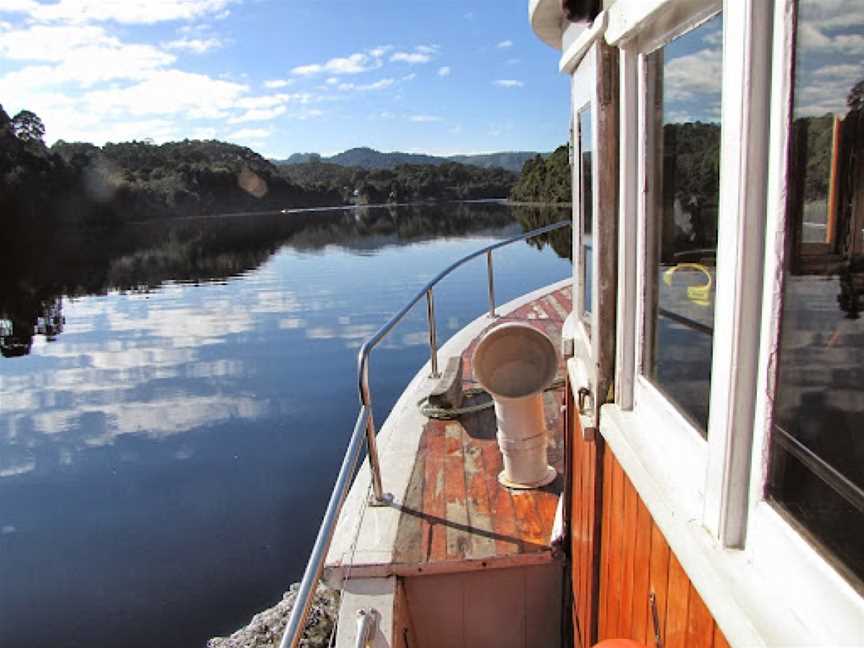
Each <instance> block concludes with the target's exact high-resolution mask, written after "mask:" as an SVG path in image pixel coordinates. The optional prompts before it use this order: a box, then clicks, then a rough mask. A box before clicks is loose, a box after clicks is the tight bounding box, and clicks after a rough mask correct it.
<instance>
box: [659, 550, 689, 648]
mask: <svg viewBox="0 0 864 648" xmlns="http://www.w3.org/2000/svg"><path fill="white" fill-rule="evenodd" d="M689 594H690V581H689V580H687V574H686V573H684V569H683V568H682V567H681V563H679V562H678V559H677V558H676V557H675V554H670V556H669V589H668V591H667V592H666V597H667V598H666V634H665V635H664V637H663V645H664V646H666V648H687V613H688V604H689V600H690V597H689Z"/></svg>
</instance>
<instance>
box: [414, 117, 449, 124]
mask: <svg viewBox="0 0 864 648" xmlns="http://www.w3.org/2000/svg"><path fill="white" fill-rule="evenodd" d="M408 121H412V122H415V123H417V124H431V123H435V122H443V121H444V118H443V117H438V116H436V115H411V116H410V117H408Z"/></svg>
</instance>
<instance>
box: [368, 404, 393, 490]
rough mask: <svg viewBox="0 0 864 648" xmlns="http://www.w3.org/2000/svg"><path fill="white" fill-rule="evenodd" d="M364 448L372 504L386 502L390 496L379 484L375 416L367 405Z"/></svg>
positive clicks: (379, 474)
mask: <svg viewBox="0 0 864 648" xmlns="http://www.w3.org/2000/svg"><path fill="white" fill-rule="evenodd" d="M366 450H367V452H368V454H369V468H370V470H371V472H372V504H388V503H389V502H390V498H389V497H388V496H387V495H385V494H384V487H383V486H382V485H381V463H380V461H379V460H378V438H377V436H376V434H375V418H374V417H373V416H372V407H371V406H370V407H369V417H368V418H367V419H366Z"/></svg>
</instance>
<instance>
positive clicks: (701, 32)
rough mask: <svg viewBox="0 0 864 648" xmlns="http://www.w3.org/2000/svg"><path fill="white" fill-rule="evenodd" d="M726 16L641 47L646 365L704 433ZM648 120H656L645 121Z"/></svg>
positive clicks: (659, 385)
mask: <svg viewBox="0 0 864 648" xmlns="http://www.w3.org/2000/svg"><path fill="white" fill-rule="evenodd" d="M722 47H723V19H722V16H721V15H716V16H714V17H713V18H711V19H710V20H708V21H707V22H704V23H702V24H701V25H700V26H698V27H696V28H695V29H692V30H690V31H689V32H687V33H685V34H684V35H682V36H680V37H678V38H676V39H675V40H673V41H671V42H670V43H668V44H667V45H665V46H664V47H662V48H660V49H658V50H656V51H654V52H653V53H651V54H649V55H648V56H647V57H646V65H647V69H648V71H649V72H648V78H649V79H650V83H651V84H652V86H653V89H654V101H653V109H651V106H649V111H650V112H649V114H648V118H649V128H652V129H653V134H652V138H651V141H652V142H653V143H654V144H653V148H652V150H651V152H650V153H649V155H650V156H651V157H652V160H651V163H650V164H649V165H648V167H647V168H648V178H647V180H648V183H649V186H650V187H651V191H650V194H651V196H652V198H651V200H650V204H649V205H648V209H647V218H648V224H647V226H646V232H647V234H646V236H647V239H646V266H645V273H646V276H645V283H646V287H645V298H646V305H645V311H644V312H645V340H644V357H643V373H644V374H645V375H646V376H647V377H648V378H649V379H650V380H651V381H652V382H653V384H654V385H655V386H656V387H657V388H658V389H659V390H660V392H661V393H663V394H664V395H665V396H666V397H667V398H668V399H669V400H671V401H672V402H673V403H674V404H675V405H676V406H677V408H678V409H679V410H680V411H681V412H682V413H683V414H684V415H685V417H686V418H687V419H688V420H689V421H690V422H691V423H692V424H693V425H694V427H695V428H696V429H697V430H699V431H700V432H701V433H702V435H703V436H705V435H706V430H707V428H708V401H709V391H710V382H711V354H712V348H713V325H714V286H715V283H716V269H715V267H716V256H717V255H716V251H717V229H718V202H719V190H720V179H719V177H720V129H721V125H720V98H721V83H722V60H723V54H722ZM650 122H653V124H652V123H650Z"/></svg>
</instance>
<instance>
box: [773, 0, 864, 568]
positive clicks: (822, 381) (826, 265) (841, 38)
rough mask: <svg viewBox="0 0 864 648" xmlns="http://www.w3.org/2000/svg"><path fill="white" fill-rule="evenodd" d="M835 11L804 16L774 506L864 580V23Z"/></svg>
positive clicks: (805, 0) (805, 5)
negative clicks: (858, 46)
mask: <svg viewBox="0 0 864 648" xmlns="http://www.w3.org/2000/svg"><path fill="white" fill-rule="evenodd" d="M832 6H833V5H829V4H826V3H824V2H821V1H818V2H817V1H816V0H801V2H800V3H799V8H798V11H799V16H798V32H797V37H796V64H795V82H794V90H793V92H794V100H795V102H794V110H793V128H792V141H793V144H792V149H793V155H792V156H791V157H790V165H789V185H790V188H791V189H792V191H791V192H790V197H789V213H788V219H789V222H790V225H791V227H790V228H789V231H790V232H791V235H792V242H791V243H792V254H791V257H792V258H791V259H790V263H789V267H788V272H787V275H786V278H785V286H784V297H783V320H782V323H781V333H780V340H781V344H780V357H779V365H778V366H779V377H778V385H777V393H776V397H775V428H776V429H775V432H774V434H773V436H772V447H771V470H770V474H769V485H768V494H769V496H770V497H771V498H773V500H774V501H775V502H776V503H777V504H779V505H780V506H781V507H782V508H783V509H785V510H786V511H787V513H789V514H790V515H791V516H792V517H794V518H795V519H796V520H797V521H798V522H799V523H800V524H801V525H803V526H804V527H805V528H806V529H807V530H808V531H809V534H808V536H809V537H811V538H812V539H814V540H815V541H816V542H817V543H819V544H821V545H822V546H823V547H824V548H825V549H827V550H828V552H829V553H830V554H831V555H832V556H833V558H834V559H835V560H838V561H839V562H840V563H841V564H842V565H843V570H844V571H845V572H846V573H847V575H850V576H851V577H852V578H858V579H861V580H864V542H862V540H861V538H862V534H864V323H862V320H861V309H862V305H864V255H862V245H861V244H862V226H864V63H862V58H861V55H860V52H857V51H855V50H854V49H853V48H852V47H849V46H847V45H848V44H850V43H853V42H857V41H864V17H862V16H861V14H860V13H859V14H855V13H854V12H848V11H846V12H843V11H841V8H840V7H839V6H838V8H832ZM856 39H857V40H856Z"/></svg>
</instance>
